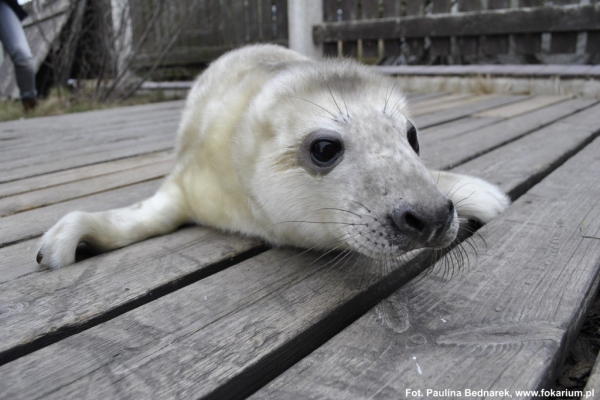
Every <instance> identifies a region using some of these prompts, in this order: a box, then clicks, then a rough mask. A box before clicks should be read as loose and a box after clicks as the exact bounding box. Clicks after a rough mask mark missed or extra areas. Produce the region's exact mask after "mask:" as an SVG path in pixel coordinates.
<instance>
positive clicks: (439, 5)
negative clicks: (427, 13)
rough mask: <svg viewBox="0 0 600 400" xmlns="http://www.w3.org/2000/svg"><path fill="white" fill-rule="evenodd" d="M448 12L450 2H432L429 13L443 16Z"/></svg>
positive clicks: (436, 0)
mask: <svg viewBox="0 0 600 400" xmlns="http://www.w3.org/2000/svg"><path fill="white" fill-rule="evenodd" d="M448 12H450V0H433V2H432V7H431V13H432V14H444V13H448Z"/></svg>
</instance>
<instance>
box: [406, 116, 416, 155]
mask: <svg viewBox="0 0 600 400" xmlns="http://www.w3.org/2000/svg"><path fill="white" fill-rule="evenodd" d="M406 138H407V139H408V144H410V147H412V149H413V150H414V151H415V153H417V155H419V139H417V128H415V126H414V125H413V124H412V122H410V121H407V122H406Z"/></svg>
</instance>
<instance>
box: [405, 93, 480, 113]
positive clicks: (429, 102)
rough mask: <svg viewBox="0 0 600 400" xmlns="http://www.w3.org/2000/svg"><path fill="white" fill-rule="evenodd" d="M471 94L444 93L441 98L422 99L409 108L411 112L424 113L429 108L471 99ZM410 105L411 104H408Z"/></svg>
mask: <svg viewBox="0 0 600 400" xmlns="http://www.w3.org/2000/svg"><path fill="white" fill-rule="evenodd" d="M473 97H474V95H473V94H468V93H463V94H449V93H444V94H442V95H441V96H435V97H432V98H428V99H424V100H422V101H420V102H418V103H416V102H415V105H414V106H412V107H411V110H412V112H413V113H414V112H425V110H428V109H430V108H434V107H438V106H441V105H447V104H451V103H453V102H455V101H460V100H463V99H468V98H473ZM410 104H412V102H411V103H410Z"/></svg>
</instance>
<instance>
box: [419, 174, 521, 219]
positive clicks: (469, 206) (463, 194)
mask: <svg viewBox="0 0 600 400" xmlns="http://www.w3.org/2000/svg"><path fill="white" fill-rule="evenodd" d="M431 174H432V175H433V177H434V179H437V182H438V187H439V188H440V190H441V192H442V193H444V194H445V195H446V196H448V197H449V198H450V200H452V202H453V203H454V206H455V208H456V211H457V213H458V216H459V217H462V218H468V219H476V220H478V221H479V222H482V223H487V222H488V221H490V220H491V219H492V218H494V217H496V216H497V215H498V214H500V213H501V212H502V211H504V209H506V207H508V205H509V204H510V199H509V198H508V196H507V195H506V194H504V193H503V192H502V191H501V190H500V188H498V187H497V186H495V185H493V184H491V183H489V182H486V181H484V180H483V179H479V178H475V177H472V176H468V175H459V174H453V173H451V172H445V171H431Z"/></svg>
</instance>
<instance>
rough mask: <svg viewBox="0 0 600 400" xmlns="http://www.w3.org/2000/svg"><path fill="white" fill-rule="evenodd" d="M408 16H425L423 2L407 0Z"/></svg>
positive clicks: (421, 0)
mask: <svg viewBox="0 0 600 400" xmlns="http://www.w3.org/2000/svg"><path fill="white" fill-rule="evenodd" d="M406 15H423V0H406Z"/></svg>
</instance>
